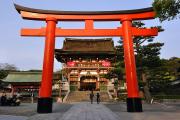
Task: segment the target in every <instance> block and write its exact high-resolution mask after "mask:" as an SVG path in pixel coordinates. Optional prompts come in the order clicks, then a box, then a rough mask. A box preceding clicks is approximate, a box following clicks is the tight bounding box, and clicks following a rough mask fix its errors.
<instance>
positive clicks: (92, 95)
mask: <svg viewBox="0 0 180 120" xmlns="http://www.w3.org/2000/svg"><path fill="white" fill-rule="evenodd" d="M89 97H90V100H91V104H93V97H94V94H93V91H91V93H90V95H89Z"/></svg>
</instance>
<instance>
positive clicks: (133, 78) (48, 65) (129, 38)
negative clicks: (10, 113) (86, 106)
mask: <svg viewBox="0 0 180 120" xmlns="http://www.w3.org/2000/svg"><path fill="white" fill-rule="evenodd" d="M15 8H16V10H17V11H18V12H19V13H20V14H21V16H22V18H23V19H28V20H39V21H45V22H46V23H47V26H46V27H45V28H39V29H29V28H23V29H22V30H21V35H22V36H39V37H44V36H45V37H46V40H45V49H44V63H43V73H42V82H41V87H40V92H39V98H38V106H37V112H39V113H50V112H52V98H51V93H52V74H53V64H54V48H55V37H72V36H74V37H79V36H80V37H85V36H88V37H91V36H93V37H99V36H106V37H107V36H122V37H123V46H124V57H125V68H126V82H127V93H128V98H127V111H128V112H142V103H141V98H140V97H139V90H138V82H137V75H136V64H135V57H134V48H133V37H134V36H156V35H157V34H158V29H157V28H150V29H145V28H136V27H132V21H133V20H147V19H154V16H155V13H154V12H153V9H152V8H144V9H136V10H124V11H98V12H96V11H94V12H92V11H84V12H77V11H50V10H40V9H32V8H26V7H23V6H19V5H15ZM58 21H84V22H85V28H84V29H62V28H59V27H56V24H57V22H58ZM94 21H119V22H121V23H122V27H118V28H117V29H94V25H93V24H94Z"/></svg>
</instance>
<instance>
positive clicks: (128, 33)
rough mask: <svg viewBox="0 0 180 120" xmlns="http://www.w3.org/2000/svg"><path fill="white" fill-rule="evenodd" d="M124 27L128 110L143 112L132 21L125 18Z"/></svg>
mask: <svg viewBox="0 0 180 120" xmlns="http://www.w3.org/2000/svg"><path fill="white" fill-rule="evenodd" d="M122 28H123V47H124V62H125V70H126V84H127V93H128V97H127V101H126V103H127V111H128V112H142V103H141V98H140V97H139V90H138V81H137V75H136V63H135V57H134V48H133V38H132V37H133V36H132V21H131V20H129V19H123V20H122Z"/></svg>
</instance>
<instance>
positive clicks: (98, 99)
mask: <svg viewBox="0 0 180 120" xmlns="http://www.w3.org/2000/svg"><path fill="white" fill-rule="evenodd" d="M96 100H97V104H99V103H100V94H99V93H97V94H96Z"/></svg>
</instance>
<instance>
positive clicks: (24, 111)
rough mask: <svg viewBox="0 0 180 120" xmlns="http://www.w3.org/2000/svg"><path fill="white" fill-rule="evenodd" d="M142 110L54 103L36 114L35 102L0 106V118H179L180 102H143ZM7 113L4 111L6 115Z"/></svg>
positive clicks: (62, 119) (73, 119)
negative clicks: (46, 111)
mask: <svg viewBox="0 0 180 120" xmlns="http://www.w3.org/2000/svg"><path fill="white" fill-rule="evenodd" d="M143 110H144V112H142V113H128V112H126V104H125V103H110V104H108V103H106V104H102V103H101V104H96V103H94V104H90V103H88V102H83V103H73V104H54V107H53V113H51V114H37V113H36V104H33V105H32V104H23V105H21V106H19V107H0V120H179V118H180V104H179V103H176V104H152V105H148V104H143ZM5 114H6V115H5Z"/></svg>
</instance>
